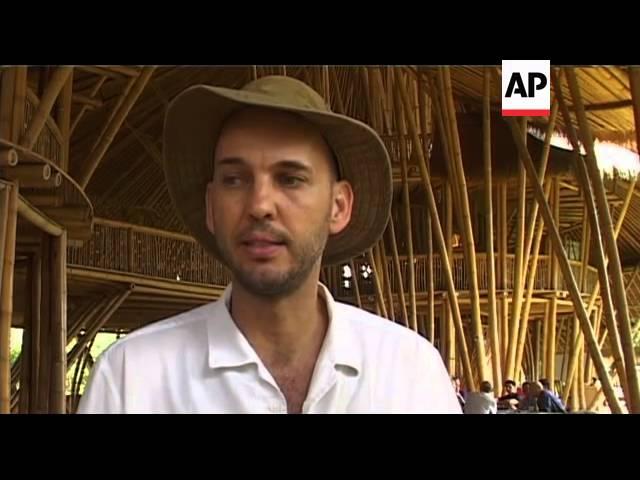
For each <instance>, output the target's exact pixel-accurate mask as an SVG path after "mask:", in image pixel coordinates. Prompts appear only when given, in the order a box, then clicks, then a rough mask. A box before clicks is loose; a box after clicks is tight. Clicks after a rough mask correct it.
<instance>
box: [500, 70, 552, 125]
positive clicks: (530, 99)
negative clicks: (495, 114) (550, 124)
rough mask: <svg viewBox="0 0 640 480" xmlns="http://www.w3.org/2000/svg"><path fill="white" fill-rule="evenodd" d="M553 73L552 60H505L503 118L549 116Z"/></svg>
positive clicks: (503, 72) (503, 71)
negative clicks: (551, 74) (551, 75)
mask: <svg viewBox="0 0 640 480" xmlns="http://www.w3.org/2000/svg"><path fill="white" fill-rule="evenodd" d="M550 72H551V62H550V61H549V60H503V61H502V115H503V116H508V117H515V116H526V117H548V116H549V109H550V107H551V81H550V78H551V77H550Z"/></svg>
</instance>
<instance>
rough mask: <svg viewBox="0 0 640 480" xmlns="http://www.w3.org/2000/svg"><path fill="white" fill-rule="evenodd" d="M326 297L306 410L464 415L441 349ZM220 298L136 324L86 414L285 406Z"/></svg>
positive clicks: (96, 379) (98, 368)
mask: <svg viewBox="0 0 640 480" xmlns="http://www.w3.org/2000/svg"><path fill="white" fill-rule="evenodd" d="M319 291H320V295H321V296H323V297H324V299H325V300H326V302H327V312H328V314H329V327H328V329H327V334H326V337H325V341H324V344H323V346H322V349H321V351H320V354H319V356H318V360H317V363H316V367H315V370H314V373H313V376H312V379H311V384H310V386H309V391H308V394H307V398H306V400H305V402H304V405H303V408H302V411H303V413H461V409H460V405H459V403H458V400H457V399H456V395H455V392H454V390H453V386H452V385H451V381H450V379H449V375H448V373H447V371H446V369H445V367H444V364H443V362H442V359H441V357H440V354H439V353H438V351H437V350H436V349H435V348H434V347H433V346H432V345H431V344H430V343H429V342H427V341H426V340H425V339H424V338H423V337H421V336H420V335H418V334H416V333H414V332H413V331H411V330H409V329H407V328H405V327H402V326H400V325H397V324H395V323H393V322H390V321H389V320H386V319H383V318H381V317H378V316H376V315H372V314H370V313H369V312H366V311H364V310H361V309H358V308H355V307H352V306H350V305H346V304H342V303H338V302H335V301H334V300H333V298H332V297H331V294H330V293H329V291H328V290H327V289H326V288H325V287H324V286H323V285H320V288H319ZM230 298H231V286H229V287H227V289H226V290H225V292H224V295H223V296H222V298H221V299H220V300H218V301H217V302H214V303H210V304H208V305H204V306H201V307H198V308H196V309H194V310H191V311H189V312H186V313H182V314H180V315H176V316H175V317H172V318H169V319H167V320H163V321H160V322H157V323H154V324H152V325H149V326H146V327H143V328H141V329H139V330H136V331H134V332H132V333H130V334H129V335H127V336H126V337H124V338H122V339H120V340H119V341H117V342H116V343H115V344H113V345H112V346H111V347H109V349H107V350H106V351H105V352H104V353H103V354H102V355H101V356H100V358H99V359H98V360H97V362H96V364H95V365H94V368H93V370H92V373H91V378H90V380H89V384H88V385H87V388H86V390H85V393H84V395H83V397H82V400H81V402H80V406H79V409H78V413H286V412H287V405H286V400H285V397H284V395H283V394H282V392H281V390H280V389H279V387H278V385H277V384H276V382H275V380H274V379H273V377H272V376H271V374H270V373H269V371H268V370H267V369H266V367H265V366H264V364H263V363H262V361H261V360H260V358H259V357H258V355H257V354H256V352H255V351H254V350H253V348H252V347H251V345H250V344H249V342H248V341H247V339H246V338H245V337H244V335H243V334H242V333H241V332H240V330H239V329H238V328H237V326H236V324H235V322H234V321H233V319H232V318H231V316H230V314H229V310H228V305H229V300H230Z"/></svg>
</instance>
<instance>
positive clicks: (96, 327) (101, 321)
mask: <svg viewBox="0 0 640 480" xmlns="http://www.w3.org/2000/svg"><path fill="white" fill-rule="evenodd" d="M133 290H134V286H133V285H130V286H129V287H128V288H125V289H124V290H123V291H121V292H118V293H117V294H115V296H114V297H113V299H112V300H111V301H110V302H109V306H108V307H107V308H106V310H103V311H102V312H101V314H100V315H99V316H97V317H96V318H95V319H94V321H93V322H92V324H91V325H90V326H89V327H88V328H87V330H86V333H85V335H83V336H82V337H81V338H80V339H79V340H78V343H76V345H74V347H73V348H72V349H71V351H70V352H69V353H68V354H67V357H66V362H67V365H73V363H74V362H75V361H77V360H78V358H79V357H80V354H81V353H82V351H83V349H84V348H86V346H87V343H88V342H89V341H90V340H91V339H92V338H94V337H95V336H96V335H97V334H98V332H99V331H100V329H101V328H102V327H103V326H104V325H106V323H107V322H108V321H109V319H110V318H111V317H112V316H113V314H114V313H115V312H116V311H117V310H118V308H120V306H121V305H122V304H123V303H124V301H125V300H126V299H127V298H128V297H129V295H130V294H131V292H132V291H133Z"/></svg>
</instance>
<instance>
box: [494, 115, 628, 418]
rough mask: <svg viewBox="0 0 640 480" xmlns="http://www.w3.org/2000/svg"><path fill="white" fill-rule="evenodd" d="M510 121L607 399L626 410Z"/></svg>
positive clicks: (613, 407)
mask: <svg viewBox="0 0 640 480" xmlns="http://www.w3.org/2000/svg"><path fill="white" fill-rule="evenodd" d="M506 121H507V123H508V124H509V127H510V128H511V131H512V136H513V138H514V140H515V143H516V147H517V148H518V151H519V153H520V158H521V159H522V160H523V161H524V162H525V167H526V169H527V175H529V176H530V177H531V183H532V185H533V187H534V190H533V192H534V195H535V198H536V201H537V202H538V204H539V205H540V209H541V213H542V218H543V219H544V222H545V225H546V227H547V230H548V231H549V235H550V238H551V243H552V246H553V249H554V251H555V254H556V256H557V257H558V260H559V264H560V269H561V271H562V274H563V277H564V280H565V283H566V284H567V288H568V290H569V294H570V295H571V299H572V301H573V305H574V308H575V309H576V312H577V314H578V319H579V320H580V327H581V328H582V330H583V332H584V333H585V337H586V339H587V345H588V347H589V351H590V352H591V356H592V358H593V359H594V363H595V365H596V369H597V371H598V375H599V376H600V379H601V382H602V385H603V389H604V390H605V392H606V395H607V401H608V402H609V405H610V406H611V410H612V411H613V412H614V413H622V408H621V406H620V403H619V402H618V399H617V397H616V394H615V392H614V390H613V387H612V385H611V379H610V378H609V375H608V373H607V370H606V366H605V364H604V359H603V358H602V353H601V352H600V350H599V349H598V345H597V342H596V339H595V337H594V333H593V329H592V327H591V323H590V321H589V317H588V315H587V311H586V309H585V307H584V304H583V303H582V297H581V295H580V291H579V290H578V287H577V285H576V280H575V278H574V276H573V272H572V271H571V265H570V264H569V259H568V258H567V255H566V252H565V251H564V247H563V245H562V239H561V238H560V233H559V232H558V227H557V226H556V224H555V222H554V220H553V214H552V212H551V209H550V208H549V204H548V203H547V201H546V199H545V198H544V191H543V189H542V184H541V182H540V180H539V178H538V175H537V173H536V171H535V166H534V164H533V161H532V160H531V156H530V155H529V152H528V151H527V148H526V146H525V145H524V142H523V141H522V132H521V131H520V127H519V126H518V124H517V122H515V121H514V119H513V118H509V117H507V118H506Z"/></svg>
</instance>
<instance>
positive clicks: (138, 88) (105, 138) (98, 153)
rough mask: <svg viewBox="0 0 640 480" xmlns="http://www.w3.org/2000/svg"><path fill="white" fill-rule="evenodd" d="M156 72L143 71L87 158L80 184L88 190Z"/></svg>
mask: <svg viewBox="0 0 640 480" xmlns="http://www.w3.org/2000/svg"><path fill="white" fill-rule="evenodd" d="M154 71H155V67H145V68H143V69H142V73H140V75H139V76H138V77H137V78H136V80H135V82H134V84H133V85H132V87H131V90H130V91H129V92H128V93H127V95H126V97H125V98H124V100H123V102H122V104H121V105H120V108H119V109H118V110H117V112H116V113H115V115H114V116H113V119H112V121H111V122H109V123H108V125H107V127H106V129H105V130H104V134H103V135H102V138H101V139H100V141H99V143H98V144H97V145H96V146H95V147H94V149H93V150H92V151H91V153H90V154H89V158H87V160H86V164H87V167H86V169H85V170H84V172H83V173H82V175H81V176H80V177H79V178H80V182H79V183H80V185H81V186H82V187H83V188H86V187H87V185H88V184H89V181H90V180H91V177H92V176H93V174H94V172H95V171H96V168H98V165H99V164H100V161H101V160H102V158H103V157H104V154H105V153H106V152H107V149H108V148H109V146H110V145H111V142H113V139H114V138H115V136H116V134H117V133H118V131H119V130H120V127H121V126H122V123H123V122H124V120H125V118H126V117H127V115H128V114H129V111H130V110H131V109H132V108H133V105H134V104H135V103H136V101H137V100H138V98H139V97H140V94H141V93H142V91H143V90H144V87H145V86H146V85H147V83H148V82H149V80H150V79H151V76H152V75H153V72H154Z"/></svg>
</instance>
